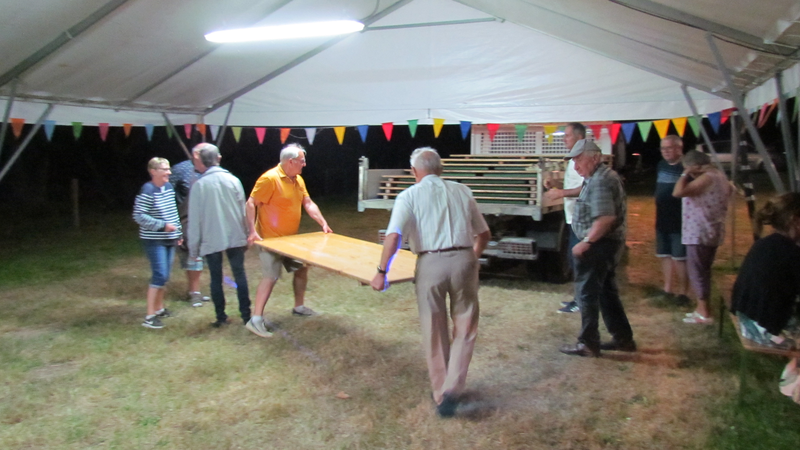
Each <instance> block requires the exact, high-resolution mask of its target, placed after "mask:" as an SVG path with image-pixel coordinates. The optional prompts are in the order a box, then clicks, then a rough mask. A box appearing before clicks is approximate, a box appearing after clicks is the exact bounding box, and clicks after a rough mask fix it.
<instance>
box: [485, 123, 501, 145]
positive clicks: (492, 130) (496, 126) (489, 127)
mask: <svg viewBox="0 0 800 450" xmlns="http://www.w3.org/2000/svg"><path fill="white" fill-rule="evenodd" d="M486 129H487V130H489V140H490V141H494V135H495V134H497V130H498V129H500V124H499V123H487V124H486Z"/></svg>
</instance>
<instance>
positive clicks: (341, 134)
mask: <svg viewBox="0 0 800 450" xmlns="http://www.w3.org/2000/svg"><path fill="white" fill-rule="evenodd" d="M333 132H334V133H336V140H337V141H339V145H342V142H344V127H333Z"/></svg>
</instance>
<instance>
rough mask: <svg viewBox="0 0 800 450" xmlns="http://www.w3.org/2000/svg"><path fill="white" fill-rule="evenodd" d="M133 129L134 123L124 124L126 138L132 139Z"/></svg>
mask: <svg viewBox="0 0 800 450" xmlns="http://www.w3.org/2000/svg"><path fill="white" fill-rule="evenodd" d="M131 128H133V124H132V123H123V124H122V130H123V131H124V132H125V137H130V135H131Z"/></svg>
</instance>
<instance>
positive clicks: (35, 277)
mask: <svg viewBox="0 0 800 450" xmlns="http://www.w3.org/2000/svg"><path fill="white" fill-rule="evenodd" d="M638 190H639V191H641V192H638V191H637V189H636V187H635V186H634V187H633V189H632V190H631V194H630V197H629V214H630V218H629V219H630V232H629V236H628V247H629V254H628V258H627V264H626V265H625V267H624V268H623V270H621V274H620V282H621V291H622V294H623V301H624V303H625V306H626V309H627V311H628V316H629V317H630V320H631V323H632V326H633V329H634V333H635V337H636V340H637V342H638V344H639V348H640V351H639V352H637V353H635V354H628V353H612V352H609V353H606V354H604V357H603V358H600V359H592V360H589V359H583V358H574V357H568V356H564V355H561V354H560V353H559V352H558V351H557V349H558V347H559V346H560V345H561V344H563V343H570V342H573V341H574V336H575V335H576V333H577V331H578V326H579V322H580V318H579V317H578V316H576V315H574V314H556V313H555V309H556V308H557V307H558V305H559V302H560V301H562V300H566V299H569V298H570V296H571V289H572V288H571V286H570V285H569V284H566V285H552V284H545V283H541V282H538V281H535V280H527V279H524V278H520V277H514V276H513V274H496V275H485V276H483V277H482V282H481V308H482V310H481V323H480V336H479V341H478V344H477V346H476V350H475V355H474V358H473V363H472V366H471V368H470V376H469V380H468V387H469V389H470V390H469V392H468V397H469V398H470V402H469V403H468V404H467V405H466V407H465V408H463V409H461V410H459V418H457V419H455V420H442V419H439V418H437V417H436V415H435V413H434V410H433V406H432V403H431V400H430V398H429V391H430V390H429V385H428V380H427V372H426V368H425V362H424V359H423V356H422V352H421V349H420V345H419V340H420V339H419V331H418V325H417V313H416V305H415V301H414V296H413V292H412V285H411V284H401V285H397V286H393V287H392V289H390V290H389V291H387V292H386V293H383V294H379V293H375V292H373V291H372V290H371V289H369V288H368V287H362V286H359V285H358V284H357V283H355V282H354V281H352V280H349V279H345V278H342V277H338V276H335V275H332V274H329V273H327V272H323V271H321V270H316V269H312V271H311V276H310V285H309V292H308V295H307V298H308V303H309V304H310V306H312V307H314V308H315V309H317V310H319V311H321V312H323V313H324V314H322V315H320V316H318V317H315V318H311V319H303V318H296V317H292V316H291V314H290V312H289V310H290V308H291V305H292V301H291V286H290V283H289V282H288V281H287V280H283V281H281V282H280V283H279V284H278V286H277V288H276V291H275V293H274V294H273V298H272V299H271V300H270V302H269V304H268V306H267V312H266V314H267V315H268V317H269V318H270V319H271V320H272V321H273V322H275V323H276V324H277V325H278V326H279V329H280V331H279V333H277V334H276V336H275V337H273V338H271V339H262V338H258V337H256V336H255V335H253V334H251V333H249V332H248V331H247V330H246V329H245V328H244V327H242V326H241V325H240V323H239V322H234V323H232V324H231V325H229V326H228V327H226V328H222V329H213V328H211V327H209V323H210V322H211V321H212V320H213V309H212V308H211V306H210V305H207V306H206V307H203V308H191V307H190V306H189V305H188V304H187V303H183V302H178V301H172V300H175V299H177V298H178V297H180V296H181V294H182V292H183V291H184V290H185V280H184V279H183V276H182V274H181V273H180V272H178V271H176V272H174V273H173V280H172V282H171V286H170V288H169V290H168V293H167V299H168V302H169V303H168V306H169V307H170V308H171V309H173V310H174V311H175V312H176V316H175V317H174V318H170V319H166V324H167V326H166V328H164V329H162V330H148V329H145V328H143V327H141V326H140V325H139V324H140V322H141V320H142V317H143V314H144V292H145V289H146V285H147V279H148V276H149V271H148V269H147V263H146V260H145V258H144V256H143V254H142V252H141V250H140V249H139V247H138V242H137V240H136V226H135V224H133V222H132V221H131V220H130V218H129V217H128V215H127V214H101V215H91V214H90V215H87V216H85V217H84V218H83V227H82V229H81V230H80V231H72V230H68V229H66V228H65V227H66V224H67V223H68V221H69V219H68V218H66V217H65V218H64V219H63V223H60V222H59V220H61V219H53V218H52V217H49V218H48V219H49V220H48V221H40V222H37V226H35V227H31V226H29V224H28V223H27V222H25V221H22V220H11V221H8V222H7V223H5V224H4V225H3V227H4V228H3V229H2V230H0V240H1V241H2V242H0V245H2V248H3V250H2V253H0V305H1V306H2V311H3V314H2V319H0V448H3V449H23V448H53V449H62V448H63V449H84V448H120V449H129V448H130V449H139V448H175V449H183V448H187V449H188V448H191V449H229V448H230V449H264V448H270V449H271V448H276V449H456V448H459V449H460V448H470V449H501V448H502V449H507V448H508V449H539V448H563V449H606V448H614V449H640V448H649V449H673V448H674V449H677V448H681V449H683V448H690V449H706V448H719V449H758V448H764V449H766V448H769V449H783V448H786V449H788V448H796V445H797V442H800V428H799V427H798V424H800V406H798V405H795V404H794V403H792V402H791V401H790V400H788V399H786V398H785V397H783V396H782V395H781V394H780V393H779V392H778V390H777V382H778V377H779V374H780V370H781V368H782V366H783V364H784V363H785V361H783V360H781V359H780V358H774V357H768V356H764V355H751V361H755V362H754V363H751V365H750V367H749V369H748V371H747V376H748V380H747V381H748V382H747V391H746V392H745V393H744V394H745V395H744V398H743V400H744V401H743V403H742V404H740V403H739V401H738V382H739V355H740V353H739V352H740V346H739V343H738V341H736V338H735V335H734V334H733V330H732V329H731V327H730V325H729V324H728V325H727V326H726V328H725V329H724V333H723V335H722V337H718V336H717V328H716V327H706V326H689V325H685V324H683V323H682V322H681V317H682V316H683V313H684V312H685V311H687V309H686V308H678V307H675V306H670V305H666V304H663V303H659V302H658V301H656V300H654V299H653V298H652V297H653V293H654V292H656V291H657V289H658V287H659V286H660V270H659V266H658V262H657V261H656V260H655V258H654V257H653V256H652V253H653V244H652V240H653V236H652V234H653V233H652V228H653V212H654V211H653V205H652V201H651V199H650V198H649V195H648V193H649V188H647V187H643V188H640V189H638ZM319 203H320V205H321V207H322V210H323V212H324V213H325V215H326V218H327V219H328V221H329V223H330V224H331V227H332V228H333V230H334V231H336V232H338V233H341V234H345V235H348V236H353V237H357V238H361V239H366V240H374V239H375V237H376V230H377V229H378V228H382V227H384V226H385V224H386V222H387V221H388V214H387V213H386V212H385V211H367V212H365V213H357V212H356V211H355V200H354V199H353V200H351V199H346V200H334V201H321V202H319ZM6 217H9V216H8V215H6ZM57 217H60V216H57ZM309 222H310V221H304V223H303V231H316V228H315V224H313V222H312V223H309ZM736 226H737V229H736V233H735V235H736V240H737V241H738V242H737V244H736V246H735V247H732V246H731V245H730V243H726V245H725V246H724V247H722V248H720V251H719V253H718V258H717V262H716V265H715V280H716V281H717V285H718V286H719V287H721V288H723V289H724V288H726V287H728V286H730V283H731V282H732V279H733V277H734V274H735V267H736V264H737V263H738V262H739V261H741V258H742V256H743V255H744V253H745V252H746V251H747V248H748V246H749V241H750V231H749V226H748V224H747V223H746V220H745V208H744V205H743V203H742V202H741V201H740V202H739V203H738V205H737V225H736ZM729 231H730V230H729ZM731 234H732V233H730V232H729V233H728V235H729V236H730V235H731ZM729 240H730V238H729ZM732 249H733V250H732ZM247 269H248V273H249V275H250V277H249V279H250V285H251V292H255V285H256V284H257V283H258V279H259V278H258V277H259V270H258V265H257V258H256V257H255V255H254V254H249V255H248V258H247ZM520 272H522V271H520ZM205 280H207V277H204V281H205ZM226 293H227V296H228V299H229V302H230V301H233V302H234V303H235V295H234V292H233V291H232V290H227V291H226ZM228 312H229V314H230V315H231V316H232V317H234V318H235V317H236V306H235V304H234V305H230V303H229V308H228ZM601 331H603V332H604V330H601Z"/></svg>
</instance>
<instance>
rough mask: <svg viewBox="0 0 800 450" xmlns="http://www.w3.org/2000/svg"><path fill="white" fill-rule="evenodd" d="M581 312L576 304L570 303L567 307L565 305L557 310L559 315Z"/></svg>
mask: <svg viewBox="0 0 800 450" xmlns="http://www.w3.org/2000/svg"><path fill="white" fill-rule="evenodd" d="M580 310H581V307H580V306H578V302H575V301H571V302H569V304H568V305H565V306H564V307H563V308H559V310H558V312H559V313H562V314H563V313H574V312H578V311H580Z"/></svg>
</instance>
